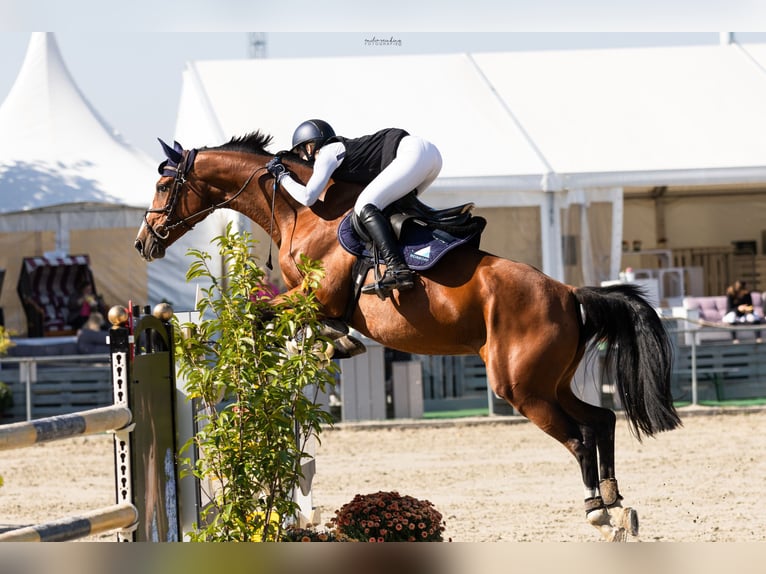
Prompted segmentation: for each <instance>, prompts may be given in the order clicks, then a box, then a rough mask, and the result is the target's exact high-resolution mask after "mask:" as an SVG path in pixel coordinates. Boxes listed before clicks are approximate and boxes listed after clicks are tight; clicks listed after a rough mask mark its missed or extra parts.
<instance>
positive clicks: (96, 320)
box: [77, 311, 109, 355]
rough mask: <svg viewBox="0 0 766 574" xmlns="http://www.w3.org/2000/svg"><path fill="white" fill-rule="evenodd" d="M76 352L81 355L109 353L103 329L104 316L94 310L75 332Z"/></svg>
mask: <svg viewBox="0 0 766 574" xmlns="http://www.w3.org/2000/svg"><path fill="white" fill-rule="evenodd" d="M77 352H78V353H80V354H83V355H99V354H104V353H109V345H108V344H107V343H106V330H104V316H103V315H102V314H101V313H99V312H98V311H94V312H93V313H91V314H90V316H89V317H88V320H87V321H85V323H84V324H83V326H82V329H80V330H79V331H78V332H77Z"/></svg>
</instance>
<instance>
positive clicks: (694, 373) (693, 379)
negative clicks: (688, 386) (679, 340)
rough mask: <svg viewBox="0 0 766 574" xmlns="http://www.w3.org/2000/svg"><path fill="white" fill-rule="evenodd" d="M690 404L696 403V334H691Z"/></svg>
mask: <svg viewBox="0 0 766 574" xmlns="http://www.w3.org/2000/svg"><path fill="white" fill-rule="evenodd" d="M691 340H692V341H691V343H692V357H691V360H692V404H693V405H696V404H697V336H696V335H692V337H691Z"/></svg>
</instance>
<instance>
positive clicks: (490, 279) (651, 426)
mask: <svg viewBox="0 0 766 574" xmlns="http://www.w3.org/2000/svg"><path fill="white" fill-rule="evenodd" d="M271 140H272V137H271V136H270V135H268V134H265V133H262V132H261V131H255V132H252V133H250V134H247V135H244V136H242V137H235V138H232V139H231V140H230V141H229V142H227V143H225V144H223V145H220V146H217V147H203V148H199V149H188V150H187V149H184V148H183V146H181V145H180V144H178V142H175V144H174V147H173V148H170V146H168V145H166V144H164V142H161V143H163V149H164V150H165V154H166V156H167V158H168V159H167V160H165V161H163V162H162V164H160V167H159V171H160V174H161V175H160V178H159V180H158V181H157V182H156V186H155V195H154V198H153V201H152V204H151V206H150V207H149V209H148V210H147V211H146V213H145V214H144V219H143V221H142V223H141V226H140V228H139V231H138V236H137V238H136V242H135V247H136V249H137V250H138V251H139V253H140V255H141V256H142V257H143V258H144V259H145V260H146V261H147V262H148V261H152V260H153V259H158V258H161V257H163V256H164V254H165V252H166V250H167V249H168V247H170V246H171V245H172V244H173V242H174V241H176V240H177V239H178V238H179V237H181V236H182V235H183V234H185V233H186V232H188V231H189V230H191V229H192V228H193V227H194V225H195V224H196V223H198V222H199V221H201V220H202V219H204V218H205V217H206V216H207V215H208V214H210V213H212V212H213V211H215V210H216V209H219V208H222V207H226V208H230V209H233V210H236V211H238V212H240V213H242V214H244V215H245V216H247V217H248V218H249V219H251V220H252V221H254V222H255V223H256V224H258V225H259V226H260V227H261V228H263V229H264V230H265V231H266V232H267V233H269V234H270V237H271V240H272V241H273V243H274V245H275V246H277V248H278V250H279V255H278V257H279V264H280V267H281V272H282V276H283V280H284V283H285V285H286V286H287V287H288V289H289V290H290V291H292V290H296V289H300V286H301V279H302V277H301V275H300V272H299V270H298V267H297V264H296V262H297V261H299V260H300V259H299V258H300V256H301V255H305V256H307V257H308V258H310V259H311V260H314V261H321V262H322V264H323V267H324V270H325V277H324V279H323V281H322V284H321V286H320V288H319V290H318V292H317V297H318V300H319V301H320V303H321V306H322V313H323V316H324V317H327V318H334V319H337V318H343V319H344V320H345V321H346V322H347V323H348V325H350V326H351V327H353V328H354V329H356V330H357V331H358V332H360V333H362V334H363V335H365V336H367V337H369V338H370V339H372V340H374V341H377V342H378V343H380V344H381V345H383V346H385V347H389V348H392V349H398V350H400V351H404V352H408V353H416V354H433V355H467V354H477V355H479V356H480V357H481V359H482V360H483V361H484V363H485V365H486V372H487V379H488V381H489V384H490V386H491V390H492V391H493V392H494V393H495V395H496V396H498V397H501V398H502V399H504V400H505V401H507V402H508V403H509V404H510V405H512V406H513V407H514V408H515V409H516V410H517V411H518V412H519V413H520V414H521V415H523V416H524V417H526V418H527V419H528V420H529V421H531V422H532V423H534V424H535V425H537V426H538V427H539V428H540V429H542V430H543V431H544V432H545V433H547V434H548V435H550V436H551V437H553V438H554V439H555V440H557V441H558V442H560V443H561V444H562V445H563V446H564V447H565V448H566V449H567V450H568V451H569V452H570V453H571V454H572V455H573V456H574V457H575V459H576V461H577V463H578V464H579V467H580V473H581V480H582V483H583V487H584V494H585V497H584V507H585V515H586V520H587V522H588V523H590V524H591V525H593V526H594V527H595V528H596V529H597V530H598V531H599V533H600V535H601V536H602V537H603V538H604V539H606V540H608V541H625V540H628V539H629V536H638V514H637V512H636V511H635V509H633V508H631V507H627V506H623V505H622V500H623V497H622V494H621V493H620V491H619V488H618V483H617V479H616V474H615V444H614V443H615V434H614V433H615V426H616V418H617V417H616V414H615V413H614V412H613V411H612V410H610V409H607V408H603V407H600V406H595V405H591V404H589V403H586V402H584V401H583V400H581V399H580V398H578V397H577V396H576V395H575V393H574V392H573V390H572V388H571V381H572V378H573V376H574V373H575V371H576V369H577V367H578V365H579V363H580V362H581V361H582V360H583V357H584V355H585V353H586V350H587V349H588V348H589V347H592V346H594V345H599V348H600V349H605V351H603V352H604V357H603V359H604V363H603V364H604V373H605V376H608V377H609V378H610V380H611V381H613V382H614V384H615V388H616V390H617V392H618V393H619V397H620V398H621V402H622V405H623V409H624V413H625V418H626V420H627V421H628V423H629V428H630V430H631V432H632V434H633V435H634V436H635V438H636V439H637V440H639V441H640V440H642V437H643V436H647V437H649V436H654V435H655V434H657V433H660V432H664V431H670V430H672V429H674V428H677V427H679V426H680V425H681V421H680V418H679V415H678V413H677V411H676V410H675V407H674V405H673V399H672V395H671V389H670V372H671V366H672V347H671V344H670V340H669V336H668V334H667V332H666V330H665V327H664V325H663V323H662V321H661V319H660V317H659V315H658V313H657V311H656V310H655V309H654V308H653V307H652V306H651V305H650V304H649V303H648V301H647V300H646V298H645V297H644V295H643V293H642V291H641V290H640V289H639V288H638V287H636V286H635V285H631V284H620V285H613V286H608V287H596V286H583V287H575V286H571V285H567V284H564V283H562V282H560V281H557V280H555V279H553V278H552V277H549V276H548V275H546V274H544V273H543V272H542V271H540V270H538V269H537V268H535V267H533V266H531V265H528V264H525V263H521V262H516V261H512V260H509V259H505V258H501V257H498V256H495V255H492V254H490V253H487V252H485V251H483V250H481V249H480V248H479V247H478V246H476V245H470V244H466V245H461V246H460V247H458V248H457V249H455V250H453V251H451V252H450V253H447V254H446V255H445V256H444V258H443V260H442V261H441V262H440V263H439V264H437V265H436V266H434V267H433V268H431V269H429V270H427V271H420V272H419V273H418V274H417V275H416V277H417V281H416V285H415V286H414V288H412V289H409V290H406V291H403V292H394V293H393V294H392V295H391V297H386V298H381V297H376V296H373V295H369V294H363V295H361V296H360V297H358V298H357V299H353V293H352V290H353V288H354V280H353V277H352V267H353V266H354V264H355V256H354V255H352V254H351V253H349V252H348V251H347V250H345V249H344V248H343V247H342V246H341V245H340V244H339V240H338V237H337V231H338V227H339V224H340V223H341V221H342V220H343V218H344V217H345V216H346V215H347V214H348V213H349V212H350V211H351V210H352V207H353V204H354V200H355V198H356V197H357V196H358V194H359V193H360V191H361V189H362V188H361V186H360V185H358V184H353V183H348V182H342V181H334V180H330V182H329V183H328V185H327V188H326V190H325V191H324V192H323V195H322V196H321V197H320V199H319V200H318V201H317V202H316V203H315V204H314V205H313V206H311V207H305V206H303V205H301V204H300V203H298V202H297V201H295V200H294V199H293V198H292V197H291V196H290V195H289V194H288V193H287V192H285V191H284V190H283V189H282V188H281V187H280V186H279V185H278V184H277V182H276V181H275V179H274V178H273V177H272V176H271V175H270V174H269V173H268V171H267V169H266V164H267V163H268V162H269V160H270V159H272V157H274V154H273V153H272V152H269V151H268V149H267V148H268V146H269V144H270V143H271ZM160 141H161V140H160ZM279 155H280V157H281V159H282V162H283V163H284V165H285V166H286V167H287V168H288V169H289V170H290V172H291V174H292V175H293V177H294V178H296V179H297V180H298V181H301V182H303V183H305V182H306V181H307V180H308V178H309V177H310V176H311V173H312V171H311V165H310V164H309V163H306V162H304V161H303V160H301V159H300V158H299V157H298V156H297V155H295V154H292V153H291V152H280V153H279ZM366 281H367V282H368V284H369V283H370V282H372V281H373V279H372V278H371V277H368V278H367V279H366ZM350 300H351V301H354V303H353V307H352V308H350V310H349V311H347V307H348V306H349V301H350Z"/></svg>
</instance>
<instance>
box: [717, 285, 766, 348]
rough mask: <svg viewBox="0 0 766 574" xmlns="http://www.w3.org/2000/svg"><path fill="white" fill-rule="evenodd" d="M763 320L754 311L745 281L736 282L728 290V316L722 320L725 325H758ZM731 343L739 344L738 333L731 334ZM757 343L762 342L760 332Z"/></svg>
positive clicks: (756, 336)
mask: <svg viewBox="0 0 766 574" xmlns="http://www.w3.org/2000/svg"><path fill="white" fill-rule="evenodd" d="M761 319H762V317H760V316H759V315H758V314H757V313H755V311H754V309H753V298H752V296H751V295H750V291H749V290H748V288H747V285H746V284H745V282H744V281H741V280H738V281H735V282H734V285H730V286H729V287H728V288H727V289H726V315H724V316H723V319H722V321H723V322H724V323H729V324H730V325H734V324H738V323H739V324H750V325H757V324H760V322H761ZM731 342H732V343H735V344H736V343H739V339H738V338H737V332H736V331H732V332H731ZM755 342H756V343H760V342H762V339H761V332H760V331H756V332H755Z"/></svg>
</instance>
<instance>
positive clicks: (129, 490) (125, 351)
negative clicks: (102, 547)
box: [109, 309, 135, 542]
mask: <svg viewBox="0 0 766 574" xmlns="http://www.w3.org/2000/svg"><path fill="white" fill-rule="evenodd" d="M126 319H127V318H126V317H124V316H122V315H120V314H119V309H118V310H117V311H115V312H113V310H110V312H109V320H110V321H112V328H111V329H110V330H109V352H110V355H111V364H112V393H113V398H114V404H115V405H123V406H126V407H128V408H131V405H130V401H129V399H128V386H129V384H128V381H130V361H129V356H130V355H129V351H130V343H131V342H132V337H131V336H130V335H129V332H128V328H127V327H126V326H125V324H124V321H125V320H126ZM131 416H132V424H131V425H130V426H128V427H127V428H124V429H121V430H119V431H116V432H115V433H114V467H115V477H114V479H115V491H116V501H115V502H117V503H118V504H119V503H123V502H128V503H131V504H132V503H133V500H134V492H133V456H132V451H131V437H130V433H131V431H132V430H133V427H134V426H135V414H134V413H133V412H132V410H131ZM134 532H135V529H130V530H122V531H120V532H118V534H117V540H118V541H120V542H131V541H133V540H134V536H135V534H134Z"/></svg>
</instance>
